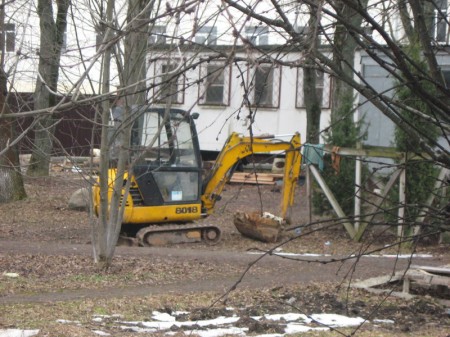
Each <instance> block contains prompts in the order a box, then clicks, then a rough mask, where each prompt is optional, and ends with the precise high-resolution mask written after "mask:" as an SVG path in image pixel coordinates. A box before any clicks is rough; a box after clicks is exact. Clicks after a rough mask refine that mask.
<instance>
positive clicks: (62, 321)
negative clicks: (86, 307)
mask: <svg viewBox="0 0 450 337" xmlns="http://www.w3.org/2000/svg"><path fill="white" fill-rule="evenodd" d="M56 322H57V323H61V324H71V323H73V324H80V321H69V320H67V319H57V320H56Z"/></svg>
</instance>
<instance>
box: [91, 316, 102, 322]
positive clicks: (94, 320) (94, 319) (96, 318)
mask: <svg viewBox="0 0 450 337" xmlns="http://www.w3.org/2000/svg"><path fill="white" fill-rule="evenodd" d="M92 322H96V323H101V322H103V318H101V317H94V318H93V319H92Z"/></svg>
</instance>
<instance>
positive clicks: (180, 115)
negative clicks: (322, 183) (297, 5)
mask: <svg viewBox="0 0 450 337" xmlns="http://www.w3.org/2000/svg"><path fill="white" fill-rule="evenodd" d="M198 116H199V115H198V114H197V113H187V112H186V111H184V110H181V109H163V108H146V111H145V113H144V114H143V117H142V118H141V120H140V123H139V125H140V126H139V127H138V128H137V129H136V130H135V132H134V136H135V139H134V140H133V139H132V143H134V144H135V145H134V148H133V150H132V151H133V153H135V154H136V155H134V164H133V170H132V176H131V177H130V179H131V187H130V190H129V193H128V195H127V198H126V200H125V202H126V204H125V212H124V217H123V224H122V234H125V235H127V237H129V238H134V239H133V240H137V243H138V244H139V245H141V246H152V245H162V244H167V243H184V242H198V241H204V242H208V243H214V242H217V241H218V240H219V239H220V234H221V232H220V228H218V227H217V226H214V225H204V224H198V223H195V222H194V221H195V220H198V219H201V218H204V217H206V216H208V215H210V214H211V213H213V210H214V206H215V204H216V201H217V200H219V199H220V195H221V192H222V190H223V188H224V186H225V184H226V183H227V182H228V181H229V179H230V178H231V176H232V174H233V171H234V169H235V168H236V166H237V164H238V163H239V162H240V161H241V160H243V159H244V158H246V157H248V156H250V155H252V154H269V153H272V154H273V153H275V154H281V153H282V154H284V155H285V166H284V176H283V187H282V193H281V212H280V217H281V218H284V217H285V216H286V212H287V210H288V207H289V206H291V205H292V204H293V201H294V191H295V187H296V185H297V181H298V178H299V175H300V166H301V153H300V147H301V144H300V135H299V134H298V133H295V134H294V135H293V136H292V138H291V140H290V141H281V140H277V139H276V138H275V137H274V136H271V137H270V136H268V137H244V136H242V135H239V134H237V133H232V134H231V135H230V136H229V138H228V140H227V141H226V143H225V145H224V146H223V148H222V150H221V152H220V153H219V155H218V157H217V158H216V160H215V162H214V165H213V167H212V168H211V169H210V170H209V171H208V172H207V173H206V174H203V165H202V159H201V153H200V146H199V141H198V136H197V131H196V128H195V123H194V121H195V119H197V118H198ZM115 179H116V170H115V169H110V170H109V172H108V181H109V184H110V186H111V189H112V186H113V183H114V181H115ZM128 179H129V177H128V176H125V177H124V180H125V181H124V186H125V182H126V180H128ZM111 191H112V190H111ZM122 193H123V194H122V195H125V191H122ZM93 201H94V212H95V213H96V214H97V215H98V213H99V207H100V190H99V185H98V184H97V185H95V186H94V188H93ZM122 202H124V201H123V200H122Z"/></svg>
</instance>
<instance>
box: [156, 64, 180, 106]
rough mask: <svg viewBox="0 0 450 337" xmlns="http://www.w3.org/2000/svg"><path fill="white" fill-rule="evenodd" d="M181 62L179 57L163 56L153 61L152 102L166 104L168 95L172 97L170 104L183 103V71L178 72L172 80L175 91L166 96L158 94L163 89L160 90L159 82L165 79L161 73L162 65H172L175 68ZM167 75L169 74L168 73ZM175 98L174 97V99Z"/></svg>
mask: <svg viewBox="0 0 450 337" xmlns="http://www.w3.org/2000/svg"><path fill="white" fill-rule="evenodd" d="M181 62H182V60H181V59H179V58H163V59H159V60H157V61H156V62H155V65H154V66H155V70H154V74H155V79H154V82H153V84H154V88H153V97H154V102H155V103H157V104H167V103H168V102H167V100H168V98H169V97H172V100H171V102H170V103H171V104H183V103H184V89H185V75H184V73H181V74H179V75H178V76H176V79H173V80H174V84H175V85H176V91H175V92H174V93H173V94H172V95H170V96H167V98H164V99H163V98H161V97H160V95H161V94H162V93H163V92H164V90H161V83H163V82H165V81H166V79H165V78H164V74H165V73H163V67H164V66H167V65H171V66H173V67H174V69H177V67H178V66H179V65H180V63H181ZM168 76H169V77H170V76H171V75H168ZM174 98H175V99H174Z"/></svg>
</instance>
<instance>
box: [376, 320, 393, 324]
mask: <svg viewBox="0 0 450 337" xmlns="http://www.w3.org/2000/svg"><path fill="white" fill-rule="evenodd" d="M373 323H380V324H394V323H395V321H393V320H392V319H374V320H373Z"/></svg>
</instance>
